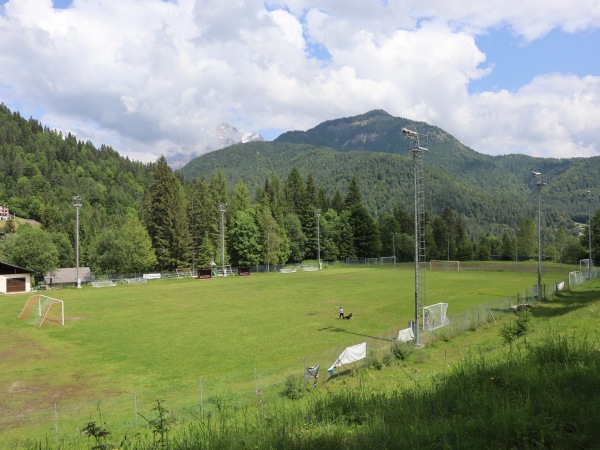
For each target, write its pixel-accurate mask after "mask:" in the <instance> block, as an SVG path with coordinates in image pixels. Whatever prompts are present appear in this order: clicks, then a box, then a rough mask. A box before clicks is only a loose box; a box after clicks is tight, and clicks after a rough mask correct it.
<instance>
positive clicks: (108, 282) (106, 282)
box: [92, 280, 117, 288]
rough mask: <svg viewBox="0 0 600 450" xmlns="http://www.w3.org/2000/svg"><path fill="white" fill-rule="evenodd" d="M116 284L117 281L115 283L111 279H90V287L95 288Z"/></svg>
mask: <svg viewBox="0 0 600 450" xmlns="http://www.w3.org/2000/svg"><path fill="white" fill-rule="evenodd" d="M116 285H117V283H115V282H114V281H112V280H100V281H92V287H95V288H102V287H113V286H116Z"/></svg>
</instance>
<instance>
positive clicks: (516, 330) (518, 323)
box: [500, 310, 532, 344]
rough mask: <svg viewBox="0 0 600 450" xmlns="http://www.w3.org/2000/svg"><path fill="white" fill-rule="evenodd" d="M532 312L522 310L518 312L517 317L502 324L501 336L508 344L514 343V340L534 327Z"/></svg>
mask: <svg viewBox="0 0 600 450" xmlns="http://www.w3.org/2000/svg"><path fill="white" fill-rule="evenodd" d="M531 318H532V315H531V312H530V311H527V310H522V311H519V312H517V317H516V318H515V319H514V320H511V321H510V322H508V323H505V324H504V325H502V328H501V329H500V336H502V339H503V340H504V342H505V343H506V344H512V343H513V341H514V340H515V339H517V338H520V337H521V336H524V335H525V334H527V333H528V332H529V331H531V329H532V323H531Z"/></svg>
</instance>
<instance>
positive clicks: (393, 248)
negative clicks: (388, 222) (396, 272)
mask: <svg viewBox="0 0 600 450" xmlns="http://www.w3.org/2000/svg"><path fill="white" fill-rule="evenodd" d="M390 234H391V235H392V252H393V255H394V269H395V268H396V240H395V239H394V237H395V235H396V233H394V232H391V233H390Z"/></svg>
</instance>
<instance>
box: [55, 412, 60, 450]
mask: <svg viewBox="0 0 600 450" xmlns="http://www.w3.org/2000/svg"><path fill="white" fill-rule="evenodd" d="M54 436H55V438H56V448H60V445H59V444H58V407H57V406H56V402H54Z"/></svg>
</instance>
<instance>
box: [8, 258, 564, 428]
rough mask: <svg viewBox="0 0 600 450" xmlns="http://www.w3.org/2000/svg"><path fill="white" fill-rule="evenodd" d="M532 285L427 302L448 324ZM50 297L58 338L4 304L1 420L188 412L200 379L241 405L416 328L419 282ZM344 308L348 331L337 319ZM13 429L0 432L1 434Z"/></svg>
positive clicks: (301, 282) (271, 284)
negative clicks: (101, 408)
mask: <svg viewBox="0 0 600 450" xmlns="http://www.w3.org/2000/svg"><path fill="white" fill-rule="evenodd" d="M536 276H537V274H534V273H513V272H476V271H460V272H449V271H439V272H438V271H427V277H426V280H427V297H426V301H427V303H428V304H433V303H438V302H447V303H448V304H449V308H448V314H449V315H452V314H455V313H458V312H460V311H463V310H465V309H468V308H472V307H474V306H476V305H478V304H481V303H484V302H487V301H490V300H494V299H498V298H501V297H507V296H509V295H515V296H516V294H517V293H523V292H524V291H525V290H526V289H531V287H532V285H533V284H535V283H536V281H537V278H536ZM552 276H553V277H556V274H553V275H552ZM548 281H552V280H548ZM49 294H50V295H51V296H53V297H56V298H59V299H61V300H64V302H65V326H64V327H62V326H60V325H56V324H51V323H50V324H44V325H43V326H42V327H41V328H35V327H32V326H30V325H27V324H26V323H25V322H23V321H20V320H17V316H18V315H19V312H20V311H21V309H22V308H23V305H24V304H25V302H26V300H27V298H28V297H29V295H18V296H5V297H2V298H1V299H0V300H1V301H0V334H1V335H2V336H3V338H2V340H0V355H2V370H1V372H0V390H1V391H2V392H3V393H6V395H3V396H0V411H5V412H8V415H13V416H17V415H19V414H22V413H24V412H25V411H28V410H31V409H35V408H43V407H46V408H48V407H51V406H52V405H53V404H55V403H56V402H57V401H58V402H83V401H91V400H98V399H103V398H109V397H111V396H119V395H124V394H127V395H130V394H131V393H133V392H136V393H138V394H139V395H140V396H141V395H145V396H146V397H149V398H151V399H153V398H157V397H161V398H164V397H168V398H175V399H177V401H180V400H181V401H183V400H185V399H186V398H191V397H194V400H190V402H191V403H193V402H195V401H196V399H197V397H198V385H199V380H204V386H205V389H206V395H207V396H212V397H217V396H222V397H227V398H232V397H235V396H238V395H239V396H240V397H244V396H246V397H247V395H248V393H253V392H254V389H255V388H256V387H257V383H258V384H260V387H261V388H264V387H265V385H266V384H276V383H281V382H282V381H283V379H284V377H285V376H287V375H288V374H290V373H296V374H299V373H302V370H303V367H304V363H306V364H308V365H312V364H313V358H312V357H311V355H315V354H321V355H322V354H323V352H330V354H331V360H330V363H333V362H334V360H335V358H336V357H337V351H338V349H340V348H341V349H343V348H345V347H346V346H348V345H354V344H357V343H359V342H362V341H364V340H365V339H370V338H372V339H377V336H380V335H385V334H386V333H387V335H391V334H392V333H393V332H397V330H398V329H400V328H405V327H406V326H407V323H408V321H409V320H411V319H412V318H414V272H413V271H412V270H408V269H406V268H403V269H401V268H398V269H392V268H389V267H388V268H383V267H371V268H368V267H341V268H327V269H325V270H321V271H318V272H302V271H299V272H297V273H287V274H282V273H268V274H252V275H251V276H249V277H228V278H224V279H223V278H216V279H210V280H198V279H191V278H189V279H181V280H178V279H176V280H151V281H149V282H148V283H147V284H145V285H138V286H126V285H123V286H122V285H119V286H117V287H112V288H99V289H94V288H91V287H87V286H86V287H84V289H63V290H60V291H54V292H50V293H49ZM340 306H343V307H344V310H345V312H346V314H349V313H352V314H353V318H352V320H339V319H337V316H338V308H339V307H340ZM322 369H326V367H322ZM257 374H258V376H259V377H260V378H258V379H257ZM83 421H84V420H82V421H81V423H83ZM13 425H14V424H13ZM11 426H12V425H11V424H10V423H9V422H5V421H2V422H0V431H2V429H8V428H10V427H11Z"/></svg>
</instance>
